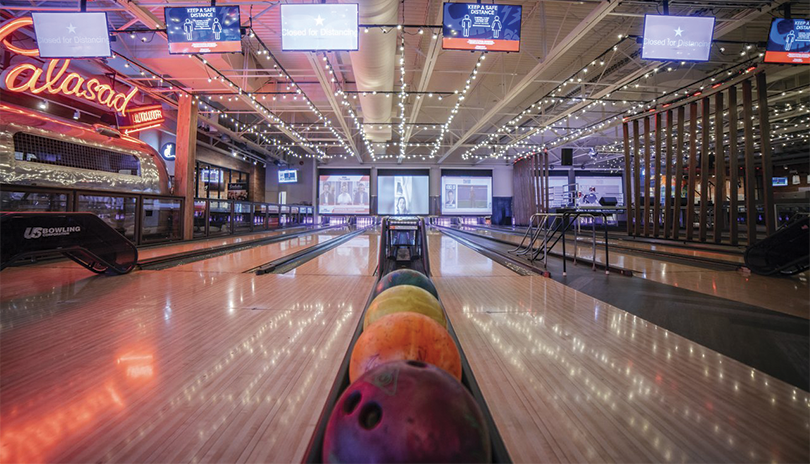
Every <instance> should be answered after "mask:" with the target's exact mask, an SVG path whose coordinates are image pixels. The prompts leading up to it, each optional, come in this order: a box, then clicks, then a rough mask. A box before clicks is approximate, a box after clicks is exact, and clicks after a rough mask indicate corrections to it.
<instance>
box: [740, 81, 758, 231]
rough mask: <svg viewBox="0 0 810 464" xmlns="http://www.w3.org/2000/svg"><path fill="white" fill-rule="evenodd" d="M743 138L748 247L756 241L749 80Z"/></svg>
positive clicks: (745, 90) (744, 91) (744, 88)
mask: <svg viewBox="0 0 810 464" xmlns="http://www.w3.org/2000/svg"><path fill="white" fill-rule="evenodd" d="M742 94H743V138H744V139H745V219H746V224H747V226H748V227H747V229H746V230H747V233H748V245H749V246H750V245H753V244H754V243H756V241H757V201H756V168H755V167H754V125H753V123H754V121H753V119H754V108H753V101H752V100H753V99H752V98H751V79H746V80H744V81H743V83H742Z"/></svg>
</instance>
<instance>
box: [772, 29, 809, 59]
mask: <svg viewBox="0 0 810 464" xmlns="http://www.w3.org/2000/svg"><path fill="white" fill-rule="evenodd" d="M765 62H766V63H788V64H810V20H808V19H783V18H777V19H774V20H773V21H772V22H771V32H770V34H769V35H768V48H767V49H766V50H765Z"/></svg>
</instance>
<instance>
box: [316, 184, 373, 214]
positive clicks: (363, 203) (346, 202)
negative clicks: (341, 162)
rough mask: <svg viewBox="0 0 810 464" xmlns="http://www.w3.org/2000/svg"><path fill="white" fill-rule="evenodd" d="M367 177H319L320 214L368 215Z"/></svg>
mask: <svg viewBox="0 0 810 464" xmlns="http://www.w3.org/2000/svg"><path fill="white" fill-rule="evenodd" d="M368 182H369V176H362V175H340V174H333V175H321V176H319V177H318V212H319V213H320V214H368V205H369V196H368V194H369V189H368V187H369V185H368Z"/></svg>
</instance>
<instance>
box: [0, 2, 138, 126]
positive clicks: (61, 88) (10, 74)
mask: <svg viewBox="0 0 810 464" xmlns="http://www.w3.org/2000/svg"><path fill="white" fill-rule="evenodd" d="M33 24H34V20H33V19H32V18H30V17H24V18H17V19H12V20H11V21H8V22H6V23H5V24H3V25H2V26H0V42H2V43H3V46H4V47H6V48H7V49H8V50H10V51H12V52H14V53H16V54H18V55H23V56H30V57H37V56H39V49H36V48H20V47H17V46H15V45H14V44H12V43H11V42H10V41H9V40H8V36H9V35H10V34H11V33H13V32H14V31H16V30H17V29H20V28H22V27H25V26H31V25H33ZM69 65H70V59H69V58H64V59H55V60H50V61H49V62H48V63H47V64H43V65H42V67H41V68H38V67H37V66H35V65H34V64H32V63H22V64H18V65H16V66H12V67H11V68H9V69H7V70H6V71H4V72H3V74H2V75H0V85H2V86H3V88H5V89H6V90H8V91H10V92H31V93H32V94H34V95H38V94H40V93H42V92H48V93H50V94H52V95H56V94H62V95H75V96H76V97H79V98H84V99H85V100H88V101H91V102H96V103H99V104H101V105H103V106H106V107H108V108H110V109H112V110H115V112H117V113H119V114H120V115H122V116H126V114H127V105H128V104H129V102H130V100H132V97H134V96H135V95H136V94H137V93H138V89H137V87H133V88H132V89H131V90H130V91H129V93H123V92H116V91H115V90H113V88H112V87H111V86H109V85H107V84H102V83H101V82H99V80H98V79H95V78H92V79H90V80H87V79H85V78H84V77H82V76H80V75H79V74H77V73H73V72H72V73H68V72H67V69H68V66H69ZM40 81H42V82H41V83H40Z"/></svg>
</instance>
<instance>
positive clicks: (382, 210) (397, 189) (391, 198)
mask: <svg viewBox="0 0 810 464" xmlns="http://www.w3.org/2000/svg"><path fill="white" fill-rule="evenodd" d="M377 196H378V199H379V201H378V205H377V213H378V214H392V215H407V214H413V215H425V214H428V211H429V205H428V176H427V175H425V176H415V175H404V174H403V175H401V176H399V175H391V176H388V175H385V176H384V175H378V176H377Z"/></svg>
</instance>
